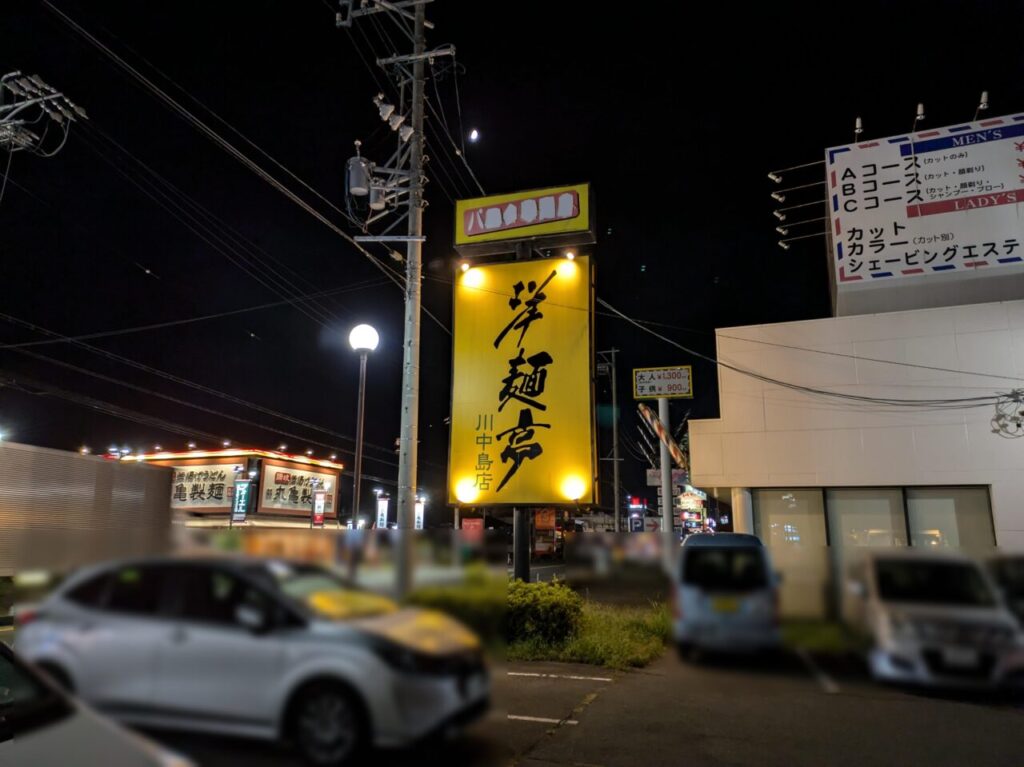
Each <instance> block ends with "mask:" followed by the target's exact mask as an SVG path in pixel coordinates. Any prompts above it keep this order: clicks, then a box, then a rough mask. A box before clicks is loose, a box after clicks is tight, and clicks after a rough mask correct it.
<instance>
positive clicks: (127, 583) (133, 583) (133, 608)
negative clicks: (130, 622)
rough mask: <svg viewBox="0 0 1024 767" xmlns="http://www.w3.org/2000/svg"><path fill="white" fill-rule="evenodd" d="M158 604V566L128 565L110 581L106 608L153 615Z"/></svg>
mask: <svg viewBox="0 0 1024 767" xmlns="http://www.w3.org/2000/svg"><path fill="white" fill-rule="evenodd" d="M159 605H160V568H158V567H152V566H139V565H129V566H128V567H122V568H121V569H120V570H118V571H117V572H115V573H114V574H113V576H112V578H111V581H110V587H109V594H108V596H107V605H106V606H107V608H108V609H110V610H116V611H117V612H123V613H135V614H144V615H155V614H156V612H157V610H158V608H159Z"/></svg>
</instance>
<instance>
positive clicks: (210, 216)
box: [94, 126, 351, 322]
mask: <svg viewBox="0 0 1024 767" xmlns="http://www.w3.org/2000/svg"><path fill="white" fill-rule="evenodd" d="M94 127H95V129H96V131H97V132H98V133H99V134H100V135H101V136H102V137H103V138H104V139H105V140H106V141H108V142H110V143H111V144H113V146H114V147H115V148H116V150H117V151H118V152H120V153H121V154H123V155H124V156H125V157H127V158H128V159H130V160H131V161H132V162H133V163H135V164H136V165H138V166H139V167H140V168H142V170H143V171H144V172H145V173H146V174H147V175H148V176H150V177H152V178H153V179H155V180H156V182H158V183H159V184H160V185H162V186H163V187H164V188H165V190H166V191H167V192H168V194H169V195H170V196H171V197H174V198H176V199H180V200H181V201H182V202H183V203H184V205H185V206H186V207H187V208H189V209H191V210H192V211H194V212H195V213H196V214H197V215H199V216H200V217H202V218H203V219H204V222H205V223H206V224H207V226H208V227H209V228H210V229H212V230H215V231H216V232H217V234H218V235H219V239H220V240H221V241H224V242H225V244H230V245H231V246H232V247H233V252H234V253H236V254H239V255H240V256H241V257H242V258H245V259H249V260H251V261H253V262H254V263H255V264H256V266H258V267H259V268H260V269H262V270H264V271H266V272H267V273H269V274H270V275H271V276H273V277H275V278H276V279H277V280H278V281H279V282H280V283H282V284H283V286H284V291H282V290H281V289H278V288H277V287H276V286H275V287H273V288H272V289H273V290H276V292H278V293H281V294H282V295H284V293H285V292H287V291H291V292H293V293H294V294H296V295H298V294H300V293H301V292H302V290H303V289H300V288H299V286H298V285H297V284H296V281H298V282H302V283H305V284H306V285H307V286H308V287H315V285H314V284H313V282H312V281H310V280H309V279H307V278H305V277H303V276H302V275H301V274H299V273H298V272H297V271H295V269H293V268H291V267H290V266H288V265H287V264H285V263H283V262H282V261H281V260H280V259H278V258H276V257H275V256H273V255H271V254H270V253H268V252H267V251H266V250H264V249H263V248H261V247H259V246H258V245H256V244H255V243H253V242H252V241H251V240H250V239H248V238H247V237H246V236H245V235H243V234H242V233H241V232H239V231H238V230H237V229H235V228H234V227H232V226H231V225H230V224H228V223H227V222H226V221H224V220H223V219H222V218H220V217H219V216H217V215H216V214H215V213H213V212H212V211H210V210H209V209H208V208H207V207H206V206H204V205H202V204H201V203H199V202H198V201H197V200H196V199H195V198H194V197H192V196H191V195H189V194H187V193H186V192H184V191H182V190H181V189H180V188H179V187H177V186H175V185H174V184H173V183H172V182H170V181H169V180H168V179H167V178H166V177H164V176H163V175H161V174H160V173H159V172H158V171H156V170H155V169H153V168H152V167H151V166H150V165H148V164H147V163H145V162H143V161H142V160H141V159H139V158H138V157H137V156H136V155H135V154H133V153H132V152H131V151H130V150H128V149H127V148H126V147H124V146H123V145H122V144H121V143H120V142H118V141H117V140H116V139H114V138H113V137H112V136H110V135H109V134H107V133H106V132H105V131H103V129H102V128H100V127H99V126H94ZM261 254H262V255H261ZM285 272H287V273H289V274H291V275H293V277H288V276H287V275H286V274H285ZM335 307H336V308H338V309H340V310H341V311H343V312H345V313H346V314H351V312H349V311H348V310H346V309H345V308H344V307H342V306H340V305H337V304H336V305H335ZM312 308H313V309H314V310H315V311H316V313H317V314H318V315H319V316H320V318H321V319H322V320H328V321H330V322H338V318H337V317H335V316H334V315H333V314H332V313H331V312H330V311H329V310H328V309H326V308H325V307H320V306H319V304H316V303H314V304H313V306H312Z"/></svg>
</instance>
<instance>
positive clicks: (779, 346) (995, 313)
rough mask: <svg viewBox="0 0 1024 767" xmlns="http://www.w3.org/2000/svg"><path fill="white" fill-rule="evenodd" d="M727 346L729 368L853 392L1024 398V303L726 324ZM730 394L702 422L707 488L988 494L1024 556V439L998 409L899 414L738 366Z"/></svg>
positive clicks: (696, 460)
mask: <svg viewBox="0 0 1024 767" xmlns="http://www.w3.org/2000/svg"><path fill="white" fill-rule="evenodd" d="M717 338H718V357H719V359H720V360H721V361H722V362H725V363H728V364H731V365H735V366H737V367H740V368H745V369H749V370H754V371H757V372H759V373H762V374H764V375H767V376H770V377H772V378H776V379H780V380H783V381H788V382H792V383H796V384H801V385H805V386H813V387H815V388H820V389H830V390H834V391H839V392H845V393H850V394H858V395H865V396H870V397H896V398H902V399H923V398H928V399H936V398H959V397H978V396H984V395H987V394H992V393H993V392H995V391H1007V390H1009V389H1011V388H1014V387H1022V388H1024V301H1007V302H1000V303H988V304H974V305H969V306H955V307H943V308H934V309H920V310H914V311H906V312H894V313H888V314H874V315H861V316H853V317H836V318H829V319H821V320H810V321H806V322H789V323H782V324H776V325H755V326H748V327H739V328H726V329H720V330H718V331H717ZM792 347H802V348H800V349H797V348H792ZM805 349H810V350H814V351H805ZM818 352H826V353H818ZM866 358H874V359H877V360H885V361H888V362H896V363H912V364H913V365H919V366H925V367H908V366H906V365H898V364H888V362H875V361H870V360H868V359H866ZM929 367H931V368H945V369H947V370H932V369H927V368H929ZM949 370H953V371H957V370H959V371H969V374H962V373H958V372H948V371H949ZM980 374H987V376H986V375H980ZM988 376H1005V378H994V377H988ZM719 395H720V401H721V411H720V412H721V418H719V419H713V420H701V421H693V422H691V425H690V450H691V460H692V465H693V482H694V484H695V485H697V486H702V487H709V486H718V487H722V486H727V487H745V488H757V487H799V486H802V487H843V486H881V485H957V484H965V485H988V486H990V487H991V498H992V511H993V517H994V523H995V531H996V539H997V543H998V544H999V545H1000V546H1010V547H1018V546H1019V547H1024V439H1005V438H1003V437H1000V436H999V435H997V434H993V433H992V426H991V424H990V420H991V418H992V415H993V413H994V409H993V407H991V406H984V407H979V408H975V409H970V410H940V409H932V410H926V409H918V408H915V409H911V408H903V409H898V410H894V409H889V408H881V407H877V406H873V405H864V404H854V403H846V402H840V401H837V400H834V399H831V398H826V397H821V396H817V395H812V394H807V393H803V392H797V391H793V390H790V389H786V388H783V387H780V386H777V385H774V384H769V383H765V382H762V381H760V380H757V379H754V378H751V377H749V376H746V375H742V374H740V373H737V372H734V371H731V370H728V369H725V368H720V369H719Z"/></svg>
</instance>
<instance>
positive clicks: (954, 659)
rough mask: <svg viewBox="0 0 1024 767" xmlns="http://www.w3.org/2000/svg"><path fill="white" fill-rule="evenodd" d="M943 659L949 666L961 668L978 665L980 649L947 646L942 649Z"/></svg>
mask: <svg viewBox="0 0 1024 767" xmlns="http://www.w3.org/2000/svg"><path fill="white" fill-rule="evenodd" d="M942 659H943V660H944V661H945V662H946V665H947V666H957V667H960V668H965V667H970V666H977V665H978V651H977V650H975V649H973V648H971V647H947V648H945V649H944V650H943V651H942Z"/></svg>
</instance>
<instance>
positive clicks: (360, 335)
mask: <svg viewBox="0 0 1024 767" xmlns="http://www.w3.org/2000/svg"><path fill="white" fill-rule="evenodd" d="M348 342H349V345H351V347H352V349H353V350H354V351H357V352H359V404H358V407H357V410H356V451H355V452H356V454H355V461H354V462H353V466H352V525H353V527H354V526H355V524H356V519H357V518H358V517H359V490H360V486H361V485H362V479H363V422H364V421H365V410H366V358H367V356H368V355H369V353H370V352H372V351H373V350H374V349H376V348H377V344H378V343H379V342H380V336H379V335H377V331H376V330H374V329H373V328H372V327H371V326H370V325H356V326H355V327H354V328H352V332H351V333H349V334H348Z"/></svg>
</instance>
